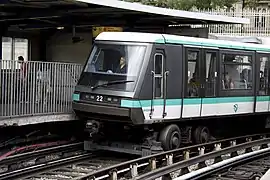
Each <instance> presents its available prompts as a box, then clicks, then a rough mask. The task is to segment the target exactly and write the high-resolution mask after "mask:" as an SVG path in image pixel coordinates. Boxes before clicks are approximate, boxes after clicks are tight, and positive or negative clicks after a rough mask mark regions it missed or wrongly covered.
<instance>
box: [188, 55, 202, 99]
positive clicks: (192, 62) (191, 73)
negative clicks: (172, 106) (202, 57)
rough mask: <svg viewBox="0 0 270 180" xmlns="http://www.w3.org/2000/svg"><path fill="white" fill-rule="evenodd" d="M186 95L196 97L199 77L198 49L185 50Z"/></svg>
mask: <svg viewBox="0 0 270 180" xmlns="http://www.w3.org/2000/svg"><path fill="white" fill-rule="evenodd" d="M186 58H187V62H188V71H187V78H188V79H187V97H198V96H199V87H200V78H199V68H198V65H199V64H198V63H199V51H194V50H189V51H188V52H187V57H186Z"/></svg>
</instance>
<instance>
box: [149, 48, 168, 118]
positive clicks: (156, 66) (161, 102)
mask: <svg viewBox="0 0 270 180" xmlns="http://www.w3.org/2000/svg"><path fill="white" fill-rule="evenodd" d="M165 65H166V59H165V54H164V51H163V50H156V52H155V54H154V62H153V69H152V71H151V73H152V83H153V84H152V87H153V88H152V100H151V112H150V118H152V119H162V118H164V117H165V116H166V86H167V83H166V82H167V75H168V71H166V66H165Z"/></svg>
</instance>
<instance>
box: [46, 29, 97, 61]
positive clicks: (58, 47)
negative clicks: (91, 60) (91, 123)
mask: <svg viewBox="0 0 270 180" xmlns="http://www.w3.org/2000/svg"><path fill="white" fill-rule="evenodd" d="M76 36H80V37H82V38H83V39H84V40H83V41H81V42H79V43H73V42H72V34H71V33H61V32H59V33H56V34H54V35H53V36H52V37H51V38H50V39H49V40H48V41H47V54H46V56H47V60H48V61H57V62H69V63H79V64H84V63H85V61H86V59H87V57H88V56H89V53H90V50H91V46H92V34H91V32H89V33H76Z"/></svg>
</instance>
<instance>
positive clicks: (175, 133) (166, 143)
mask: <svg viewBox="0 0 270 180" xmlns="http://www.w3.org/2000/svg"><path fill="white" fill-rule="evenodd" d="M172 137H176V139H177V142H176V144H174V145H172ZM159 141H160V142H161V145H162V148H163V150H165V151H168V150H172V149H177V148H179V147H180V145H181V131H180V129H179V127H178V126H177V125H175V124H171V125H169V126H166V127H165V128H163V129H162V131H161V132H160V135H159Z"/></svg>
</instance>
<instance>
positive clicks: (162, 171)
mask: <svg viewBox="0 0 270 180" xmlns="http://www.w3.org/2000/svg"><path fill="white" fill-rule="evenodd" d="M267 143H270V138H265V139H261V140H255V141H251V142H246V143H243V144H239V145H235V146H231V147H227V148H224V149H222V150H218V151H213V152H210V153H207V154H204V155H200V156H196V157H193V158H190V159H187V160H184V161H180V162H177V163H174V164H172V165H169V166H165V167H162V168H159V169H156V170H153V171H151V172H149V173H145V174H143V175H140V176H137V177H135V178H134V179H140V180H150V179H156V178H159V177H162V176H164V175H168V174H170V173H172V172H175V171H177V170H183V169H184V168H188V167H189V166H191V165H194V164H196V163H205V161H206V160H209V159H216V158H221V155H225V154H231V153H234V152H236V151H239V150H242V149H245V150H246V149H248V148H252V147H254V146H261V147H262V148H265V147H263V146H262V145H265V144H267ZM267 147H268V146H267Z"/></svg>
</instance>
